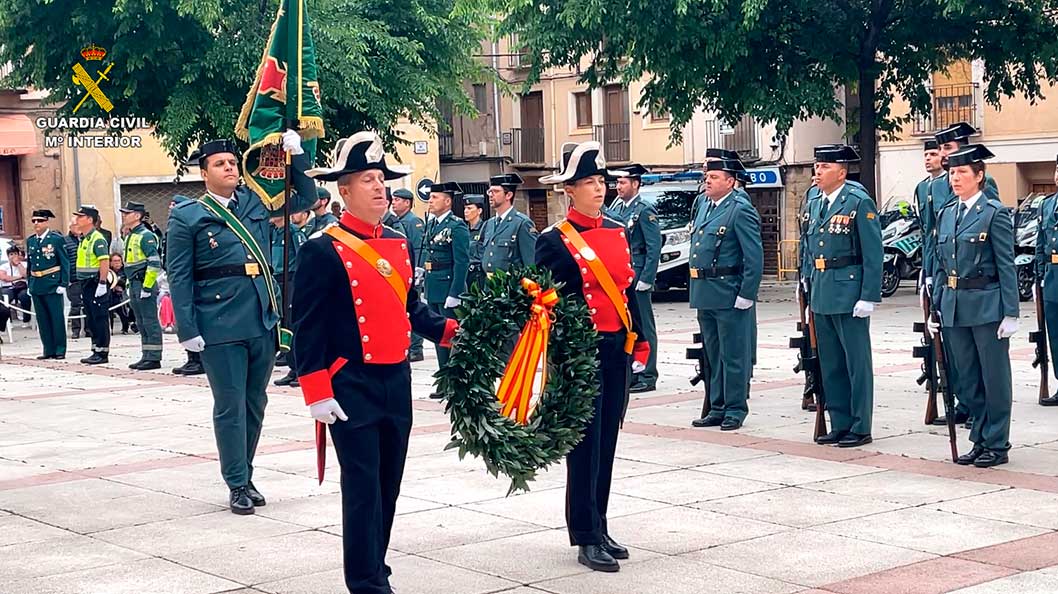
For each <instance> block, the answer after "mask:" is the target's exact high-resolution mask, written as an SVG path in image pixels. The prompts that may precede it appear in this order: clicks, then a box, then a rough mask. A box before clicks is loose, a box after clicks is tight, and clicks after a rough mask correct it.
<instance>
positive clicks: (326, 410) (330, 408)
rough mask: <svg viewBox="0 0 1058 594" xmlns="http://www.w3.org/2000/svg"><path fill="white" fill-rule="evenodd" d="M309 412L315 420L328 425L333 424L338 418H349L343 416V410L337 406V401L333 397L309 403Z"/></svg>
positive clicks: (344, 419) (345, 419)
mask: <svg viewBox="0 0 1058 594" xmlns="http://www.w3.org/2000/svg"><path fill="white" fill-rule="evenodd" d="M309 414H310V415H312V418H314V419H316V420H317V421H319V422H321V423H326V424H328V425H333V424H334V422H335V421H337V420H339V419H341V420H343V421H348V420H349V417H347V416H345V411H344V410H342V407H340V406H338V401H337V400H335V399H334V398H328V399H326V400H320V401H319V402H317V403H316V404H311V405H309Z"/></svg>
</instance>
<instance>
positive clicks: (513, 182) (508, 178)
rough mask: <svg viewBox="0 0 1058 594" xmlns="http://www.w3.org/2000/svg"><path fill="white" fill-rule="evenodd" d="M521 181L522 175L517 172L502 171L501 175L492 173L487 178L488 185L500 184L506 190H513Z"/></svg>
mask: <svg viewBox="0 0 1058 594" xmlns="http://www.w3.org/2000/svg"><path fill="white" fill-rule="evenodd" d="M523 183H524V182H523V180H522V176H520V175H518V174H517V173H504V174H503V175H494V176H492V177H490V178H489V185H490V186H500V187H502V188H503V189H504V190H506V191H508V192H513V191H514V190H516V189H517V188H518V186H520V185H522V184H523Z"/></svg>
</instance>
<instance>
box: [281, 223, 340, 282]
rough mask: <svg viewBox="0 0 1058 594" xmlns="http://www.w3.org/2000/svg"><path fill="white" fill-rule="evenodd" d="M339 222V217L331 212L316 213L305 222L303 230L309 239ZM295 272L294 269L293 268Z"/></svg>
mask: <svg viewBox="0 0 1058 594" xmlns="http://www.w3.org/2000/svg"><path fill="white" fill-rule="evenodd" d="M337 222H338V217H336V216H334V215H333V214H331V213H330V212H324V213H323V214H314V215H312V218H311V219H309V220H308V222H306V223H305V226H304V227H302V228H301V232H302V233H303V234H304V235H305V238H306V239H308V238H309V237H312V236H313V235H315V234H317V233H319V232H320V231H323V230H324V229H326V228H327V227H330V226H331V225H334V224H336V223H337ZM302 243H304V242H302ZM291 272H293V269H291Z"/></svg>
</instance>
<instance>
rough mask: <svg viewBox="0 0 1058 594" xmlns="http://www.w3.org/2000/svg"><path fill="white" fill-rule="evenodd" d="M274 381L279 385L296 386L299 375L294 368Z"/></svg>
mask: <svg viewBox="0 0 1058 594" xmlns="http://www.w3.org/2000/svg"><path fill="white" fill-rule="evenodd" d="M272 383H273V384H275V385H277V386H296V385H298V376H296V375H294V373H293V370H291V372H290V373H288V374H286V375H284V376H283V377H281V378H279V379H277V380H276V381H274V382H272Z"/></svg>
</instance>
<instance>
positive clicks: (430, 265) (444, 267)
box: [423, 262, 452, 272]
mask: <svg viewBox="0 0 1058 594" xmlns="http://www.w3.org/2000/svg"><path fill="white" fill-rule="evenodd" d="M423 268H424V269H426V270H427V271H429V272H434V271H436V270H451V269H452V265H451V264H435V263H433V262H426V263H425V264H423Z"/></svg>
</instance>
